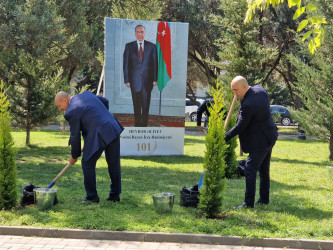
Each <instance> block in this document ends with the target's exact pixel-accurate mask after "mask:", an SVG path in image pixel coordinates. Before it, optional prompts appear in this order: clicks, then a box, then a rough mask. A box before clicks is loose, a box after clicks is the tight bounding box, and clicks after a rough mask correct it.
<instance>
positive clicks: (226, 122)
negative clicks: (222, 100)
mask: <svg viewBox="0 0 333 250" xmlns="http://www.w3.org/2000/svg"><path fill="white" fill-rule="evenodd" d="M236 100H237V96H234V99H232V103H231V106H230V109H229V112H228V115H227V118H226V119H225V123H224V130H225V129H226V128H227V125H228V123H229V120H230V117H231V114H232V111H233V109H234V107H235V103H236Z"/></svg>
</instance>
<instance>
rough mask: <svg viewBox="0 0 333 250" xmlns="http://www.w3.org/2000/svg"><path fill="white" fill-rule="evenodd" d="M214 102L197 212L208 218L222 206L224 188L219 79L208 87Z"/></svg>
mask: <svg viewBox="0 0 333 250" xmlns="http://www.w3.org/2000/svg"><path fill="white" fill-rule="evenodd" d="M210 93H211V94H212V97H213V98H214V104H212V105H211V107H210V108H209V112H210V118H209V124H208V128H209V129H208V133H207V135H206V151H205V156H204V170H205V175H204V180H203V186H202V190H201V191H200V201H199V204H198V209H199V213H200V214H201V215H203V216H206V217H208V218H215V217H217V216H218V214H219V212H220V209H221V206H222V201H223V197H222V192H223V190H224V189H225V178H224V176H225V167H226V164H225V156H226V150H227V147H228V146H227V144H226V142H225V140H224V133H225V131H224V129H223V127H224V121H223V117H224V113H225V110H222V112H221V109H222V107H224V106H225V105H224V95H225V94H224V91H223V87H222V83H221V81H219V80H218V81H216V88H215V89H213V88H211V89H210Z"/></svg>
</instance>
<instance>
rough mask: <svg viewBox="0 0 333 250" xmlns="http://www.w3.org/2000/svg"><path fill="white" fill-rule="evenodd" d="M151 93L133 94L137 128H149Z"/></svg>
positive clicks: (143, 90) (142, 91)
mask: <svg viewBox="0 0 333 250" xmlns="http://www.w3.org/2000/svg"><path fill="white" fill-rule="evenodd" d="M150 96H151V91H149V90H148V91H147V90H146V89H144V88H142V90H141V91H140V92H132V99H133V109H134V121H135V127H147V124H148V114H149V106H150Z"/></svg>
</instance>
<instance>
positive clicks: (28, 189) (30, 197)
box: [20, 163, 72, 206]
mask: <svg viewBox="0 0 333 250" xmlns="http://www.w3.org/2000/svg"><path fill="white" fill-rule="evenodd" d="M71 166H72V164H70V163H68V164H67V166H66V167H65V168H64V169H63V170H62V171H61V172H60V173H59V174H58V175H57V177H56V178H54V179H53V181H52V182H51V183H50V185H49V186H48V187H47V188H40V187H37V186H34V185H32V184H31V183H29V184H27V185H25V186H24V188H23V193H22V196H21V198H20V204H21V206H26V205H31V204H35V197H34V196H35V195H34V189H35V188H36V189H37V188H40V189H41V190H42V189H43V190H44V191H45V190H51V188H52V187H53V186H54V184H55V183H56V181H57V180H58V179H59V178H60V177H61V176H62V175H63V174H64V173H65V172H66V170H67V169H68V168H69V167H71ZM57 203H58V199H57V196H55V198H54V203H53V205H55V204H57Z"/></svg>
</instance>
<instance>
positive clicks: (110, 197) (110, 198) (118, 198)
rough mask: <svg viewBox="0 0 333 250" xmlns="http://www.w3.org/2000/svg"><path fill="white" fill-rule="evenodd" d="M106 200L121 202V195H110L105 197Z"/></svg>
mask: <svg viewBox="0 0 333 250" xmlns="http://www.w3.org/2000/svg"><path fill="white" fill-rule="evenodd" d="M105 200H106V201H112V202H119V201H120V197H119V195H117V196H114V195H109V197H108V198H106V199H105Z"/></svg>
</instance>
